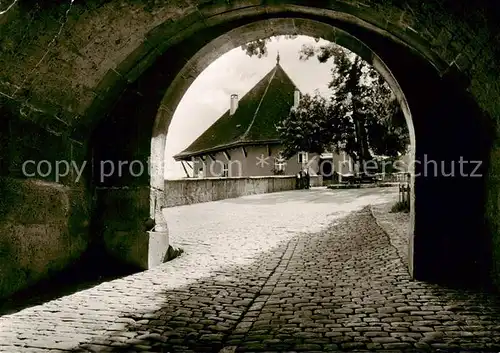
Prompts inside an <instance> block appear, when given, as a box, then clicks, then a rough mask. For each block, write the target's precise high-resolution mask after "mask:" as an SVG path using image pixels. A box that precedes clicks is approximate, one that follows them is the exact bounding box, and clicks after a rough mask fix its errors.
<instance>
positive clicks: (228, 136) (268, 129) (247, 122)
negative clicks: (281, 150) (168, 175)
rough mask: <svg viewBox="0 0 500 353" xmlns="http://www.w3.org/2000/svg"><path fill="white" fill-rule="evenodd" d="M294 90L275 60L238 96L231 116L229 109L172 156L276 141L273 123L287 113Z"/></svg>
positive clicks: (185, 158) (187, 157) (290, 81)
mask: <svg viewBox="0 0 500 353" xmlns="http://www.w3.org/2000/svg"><path fill="white" fill-rule="evenodd" d="M296 89H297V88H296V86H295V84H294V83H293V82H292V80H291V79H290V77H288V75H287V74H286V72H285V71H284V70H283V68H282V67H281V65H280V64H279V62H277V64H276V66H275V67H274V68H273V69H272V70H271V71H270V72H269V73H268V74H267V75H266V76H264V78H262V80H260V81H259V83H257V84H256V85H255V86H254V87H253V88H252V89H251V90H250V91H249V92H248V93H247V94H245V95H244V96H243V98H241V99H240V101H239V103H238V109H237V110H236V112H235V113H234V115H232V116H231V115H230V114H229V110H228V111H227V112H226V113H224V115H222V116H221V117H220V118H219V119H218V120H217V121H216V122H215V123H214V124H213V125H212V126H210V127H209V128H208V129H207V130H206V131H205V132H204V133H203V134H202V135H201V136H200V137H198V138H197V139H196V140H195V141H194V142H193V143H192V144H191V145H190V146H189V147H188V148H186V149H185V150H184V151H182V152H181V153H179V154H177V155H175V156H174V158H175V159H176V160H189V159H190V158H191V157H194V156H199V155H203V154H206V153H210V152H217V151H222V150H225V149H227V148H232V147H238V146H245V145H258V144H263V143H279V142H280V141H279V136H278V133H277V131H276V128H275V125H276V124H277V123H278V122H279V121H280V120H281V119H283V118H284V117H286V116H287V115H288V114H289V112H290V108H291V107H292V105H293V96H294V92H295V90H296Z"/></svg>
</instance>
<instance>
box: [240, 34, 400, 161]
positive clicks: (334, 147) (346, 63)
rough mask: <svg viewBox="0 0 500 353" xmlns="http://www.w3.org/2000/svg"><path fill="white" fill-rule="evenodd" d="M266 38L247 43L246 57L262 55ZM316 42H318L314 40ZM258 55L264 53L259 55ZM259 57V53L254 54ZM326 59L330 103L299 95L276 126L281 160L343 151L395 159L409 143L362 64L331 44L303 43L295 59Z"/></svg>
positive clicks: (393, 107) (383, 90)
mask: <svg viewBox="0 0 500 353" xmlns="http://www.w3.org/2000/svg"><path fill="white" fill-rule="evenodd" d="M269 40H270V39H269V38H268V39H263V40H260V41H255V42H251V43H249V44H248V45H247V46H246V47H245V48H244V50H246V51H247V54H248V55H250V56H252V55H257V56H258V57H261V56H262V55H265V54H267V49H266V45H267V42H269ZM315 40H316V42H317V43H318V42H319V38H315ZM262 53H264V54H262ZM259 54H261V55H259ZM314 56H315V57H316V58H317V60H318V61H319V62H320V63H326V62H327V61H328V60H330V59H331V60H332V70H331V74H332V76H331V81H330V83H329V85H328V87H329V88H330V89H331V91H332V95H331V98H330V99H328V100H327V99H326V98H324V97H321V96H320V95H319V94H316V95H313V96H310V95H306V96H304V97H303V99H302V101H301V103H300V105H299V107H298V108H297V109H292V111H291V112H290V114H289V116H287V117H286V118H285V119H284V120H283V121H281V122H280V124H278V126H277V130H278V132H279V134H280V138H281V139H282V141H283V145H284V151H283V154H284V156H286V157H288V158H289V157H291V156H292V155H294V154H295V153H297V152H299V151H309V152H317V153H321V152H324V151H326V150H328V151H337V152H339V151H340V150H343V151H345V152H346V153H347V154H348V155H350V156H351V158H353V160H354V161H356V162H358V163H360V165H363V162H365V161H368V160H371V159H373V155H384V156H390V157H397V156H399V155H400V154H401V153H404V152H405V151H406V148H407V146H408V144H409V135H408V129H407V126H406V121H405V119H404V115H403V113H402V111H401V108H400V106H399V104H398V102H397V100H396V98H395V96H394V94H393V93H392V91H391V89H390V87H389V86H388V85H387V83H386V82H385V80H384V79H383V78H382V77H381V76H380V75H379V74H378V72H377V71H376V70H375V69H374V68H373V67H371V66H370V65H369V64H368V63H367V62H365V61H364V60H362V59H361V58H360V57H359V56H357V55H356V54H354V53H352V52H350V51H348V50H347V49H345V48H343V47H341V46H339V45H337V44H334V43H328V44H326V45H314V44H313V45H304V46H303V47H302V49H301V50H300V52H299V58H300V59H301V60H309V59H310V58H312V57H314Z"/></svg>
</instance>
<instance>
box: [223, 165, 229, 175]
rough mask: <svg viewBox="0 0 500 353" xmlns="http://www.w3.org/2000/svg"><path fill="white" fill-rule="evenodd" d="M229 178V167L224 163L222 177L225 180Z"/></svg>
mask: <svg viewBox="0 0 500 353" xmlns="http://www.w3.org/2000/svg"><path fill="white" fill-rule="evenodd" d="M228 176H229V167H228V165H227V163H224V166H223V167H222V177H223V178H227V177H228Z"/></svg>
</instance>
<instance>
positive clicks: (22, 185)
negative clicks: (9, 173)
mask: <svg viewBox="0 0 500 353" xmlns="http://www.w3.org/2000/svg"><path fill="white" fill-rule="evenodd" d="M88 227H89V210H88V202H87V200H86V199H85V196H84V191H83V190H81V189H72V188H69V187H66V186H62V185H60V184H56V183H49V182H43V181H38V180H33V179H30V180H20V179H12V178H0V298H2V297H6V296H8V295H10V294H13V293H15V292H17V291H19V290H21V289H24V288H26V287H28V286H30V285H32V284H35V283H36V282H38V281H39V280H41V279H44V278H47V277H50V276H51V275H52V274H55V273H57V272H59V271H61V270H63V269H64V268H66V267H67V266H68V265H70V264H71V263H73V262H74V261H76V260H78V258H79V257H80V255H81V254H82V253H83V252H84V251H85V250H86V248H87V244H88V234H89V232H88Z"/></svg>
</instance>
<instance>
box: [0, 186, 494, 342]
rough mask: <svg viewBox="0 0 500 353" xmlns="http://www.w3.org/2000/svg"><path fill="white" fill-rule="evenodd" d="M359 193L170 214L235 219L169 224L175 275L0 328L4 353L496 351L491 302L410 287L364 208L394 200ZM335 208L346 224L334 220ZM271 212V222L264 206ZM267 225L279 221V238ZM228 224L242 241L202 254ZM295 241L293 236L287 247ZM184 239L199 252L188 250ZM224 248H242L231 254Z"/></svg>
mask: <svg viewBox="0 0 500 353" xmlns="http://www.w3.org/2000/svg"><path fill="white" fill-rule="evenodd" d="M327 192H329V193H330V194H326V193H327ZM356 192H357V193H356ZM356 192H354V191H353V192H346V191H334V192H332V191H322V190H314V191H311V192H309V193H308V194H305V193H304V194H297V193H295V192H291V193H288V195H284V194H287V193H282V194H276V195H263V196H259V197H251V198H245V199H244V200H242V199H238V200H231V201H224V202H219V203H212V204H204V205H193V206H189V207H185V208H182V209H181V208H179V209H175V210H174V209H173V210H169V211H168V217H172V216H175V215H177V217H178V218H179V217H181V215H182V214H185V215H187V213H184V212H195V213H196V212H198V211H200V210H201V209H203V208H204V207H205V208H206V211H207V212H208V211H209V210H208V208H210V207H213V208H218V209H219V210H222V209H227V210H230V211H231V212H230V213H229V214H228V215H226V217H227V219H226V218H217V217H220V216H215V213H216V212H215V209H214V211H213V213H204V217H206V218H205V219H204V221H203V220H202V217H201V214H200V215H199V217H198V218H199V219H195V220H192V219H191V218H189V220H190V223H189V229H190V230H189V232H191V233H192V234H196V237H194V235H189V236H188V235H184V236H182V237H181V236H179V235H178V234H177V235H176V234H175V232H176V229H177V230H179V227H180V223H179V224H177V225H175V224H173V225H172V232H173V237H174V240H178V241H179V243H182V242H183V241H184V242H185V245H184V247H185V248H186V251H187V253H186V254H183V256H181V257H180V258H178V259H175V260H174V261H172V262H171V263H167V264H164V265H163V266H160V267H159V268H156V269H154V270H150V271H146V272H143V273H139V274H136V275H133V276H128V277H125V278H123V279H119V280H115V281H112V282H108V283H103V284H101V285H99V286H96V287H94V288H91V289H89V290H86V291H82V292H79V293H76V294H74V295H71V296H68V297H64V298H61V299H59V300H55V301H52V302H49V303H46V304H44V305H42V306H37V307H33V308H29V309H25V310H23V311H20V312H18V313H16V314H13V315H6V316H4V317H2V318H0V350H2V351H5V352H38V351H40V352H47V351H51V352H61V351H63V350H67V351H73V352H219V351H222V352H249V351H307V352H315V351H336V350H350V351H363V350H367V351H369V350H372V351H382V350H385V351H390V350H392V351H396V352H397V351H403V350H407V351H416V352H422V351H426V350H442V351H444V350H452V349H457V350H459V349H461V350H476V351H479V350H483V351H498V350H500V316H499V315H498V313H499V306H498V303H497V301H496V299H495V298H494V297H492V296H489V295H487V294H482V293H473V292H465V291H461V290H453V289H447V288H441V287H438V286H435V285H430V284H426V283H422V282H416V281H412V280H411V279H410V278H409V275H408V273H407V271H406V269H405V266H404V264H403V262H402V261H401V259H400V257H399V256H398V251H397V250H396V248H395V247H393V246H392V245H391V243H390V240H389V239H391V237H389V236H388V235H387V234H386V233H385V232H384V231H383V230H382V228H380V226H379V225H378V224H377V222H376V221H375V219H374V218H373V216H372V213H371V210H370V208H369V207H365V208H363V205H364V204H367V203H372V202H375V203H380V202H382V201H384V200H385V201H387V200H389V199H391V198H393V197H394V194H391V191H390V190H376V191H373V190H368V191H367V190H363V191H361V190H357V191H356ZM266 196H267V197H266ZM301 198H303V201H302V202H301V201H300V199H301ZM328 199H330V202H329V203H328V202H327V200H328ZM342 200H343V201H342ZM342 202H343V203H345V204H346V207H345V208H346V209H350V210H352V211H354V212H352V213H350V214H348V215H345V214H344V213H342V212H341V209H342V206H341V203H342ZM278 203H279V206H280V207H279V210H280V211H278V210H277V209H278V207H274V208H273V207H272V205H276V204H278ZM195 206H196V207H195ZM309 206H310V207H311V208H312V209H313V210H312V211H309V210H308V209H309ZM238 208H240V209H241V211H242V212H244V214H245V215H246V216H248V217H250V218H251V217H255V216H257V215H259V219H260V213H262V214H266V215H265V216H263V217H267V218H265V219H266V220H273V223H272V226H271V229H272V230H268V227H269V223H264V224H263V225H259V226H257V225H250V224H248V225H247V227H244V225H245V224H244V223H243V219H246V218H247V217H245V216H243V215H242V214H238V212H237V211H236V209H238ZM283 208H284V209H288V211H287V212H285V211H282V210H283ZM360 208H362V209H361V210H359V209H360ZM189 209H190V210H191V211H189ZM257 209H260V210H261V211H257ZM326 209H329V211H327V210H326ZM277 212H280V217H283V218H284V219H285V220H286V222H285V223H283V224H281V227H280V228H278V226H277V224H278V223H277V222H279V221H278V218H277V215H278V213H277ZM281 212H283V214H281ZM316 212H319V213H321V212H323V213H322V215H321V216H317V217H316V216H314V214H316ZM337 212H338V213H337ZM269 213H272V214H274V216H271V215H269ZM328 215H330V216H328ZM309 216H310V217H311V219H309V220H308V218H307V217H309ZM210 217H214V218H216V219H217V220H214V219H212V218H210ZM301 217H302V218H301ZM335 217H337V218H336V219H335ZM292 218H293V220H291V219H292ZM295 218H300V219H302V223H300V222H299V221H297V220H296V219H295ZM320 218H323V219H322V220H321V221H318V224H316V226H315V227H310V226H309V225H310V224H315V223H316V221H317V220H319V219H320ZM325 218H326V219H327V221H325ZM389 218H390V216H388V217H386V219H385V221H386V222H388V221H389ZM231 220H232V222H233V223H237V224H239V225H237V226H234V227H235V229H240V231H239V232H237V233H235V234H230V233H227V236H221V238H220V239H218V243H217V244H215V243H212V242H213V241H214V239H217V234H223V233H222V232H220V231H214V228H216V227H215V226H222V225H225V224H226V223H224V222H229V221H231ZM294 222H296V223H294ZM308 222H309V223H308ZM325 222H332V223H331V224H330V225H329V226H327V225H326V224H325ZM196 224H198V226H197V225H196ZM380 224H381V225H382V226H384V223H380ZM385 224H387V223H385ZM200 225H202V226H203V227H201V228H200ZM275 225H276V226H275ZM299 225H300V226H302V227H298V226H299ZM176 227H177V228H176ZM238 227H239V228H238ZM272 227H275V228H272ZM294 227H295V228H294ZM291 229H295V230H300V232H299V233H292V234H291V235H288V236H287V235H286V234H288V233H287V232H288V231H289V230H291ZM233 231H234V230H233ZM224 232H225V230H224ZM252 232H256V233H255V234H253V233H252ZM191 233H190V234H191ZM224 234H226V233H224ZM275 234H276V235H275ZM273 235H275V236H276V238H273V239H274V240H273V241H271V240H267V241H266V242H264V244H265V245H263V246H260V245H259V246H257V245H255V244H257V243H260V242H261V241H262V240H263V239H268V238H269V237H271V236H273ZM230 236H232V238H229V237H230ZM187 239H190V240H191V245H190V244H187ZM193 239H203V240H204V241H205V244H206V247H205V248H203V247H194V246H195V245H194V244H192V241H193ZM237 239H239V240H237ZM232 240H234V241H235V242H237V241H239V242H238V244H239V247H238V246H235V247H232V246H231V245H230V244H227V242H230V241H232ZM245 246H247V247H248V248H243V247H245ZM190 247H191V248H190ZM199 249H205V250H199ZM207 249H210V250H209V251H207ZM249 249H250V250H249ZM196 251H198V252H196ZM211 251H214V254H215V256H213V257H212V256H208V254H210V253H211ZM238 254H244V255H245V257H243V260H238V259H239V258H240V257H239V256H238ZM184 255H185V256H184ZM219 257H224V261H223V262H220V261H219V260H218V258H219ZM198 259H199V261H198ZM207 268H208V269H207ZM198 270H199V271H201V273H202V274H199V273H198ZM177 272H182V274H181V275H177V274H176V273H177ZM182 276H184V277H182Z"/></svg>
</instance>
